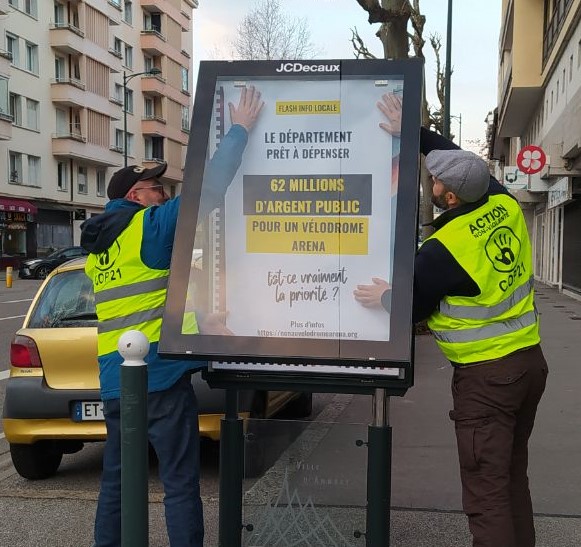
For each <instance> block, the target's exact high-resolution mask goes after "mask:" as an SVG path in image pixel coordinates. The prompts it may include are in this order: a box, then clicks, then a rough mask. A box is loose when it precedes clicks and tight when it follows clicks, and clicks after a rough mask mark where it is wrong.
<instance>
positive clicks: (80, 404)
mask: <svg viewBox="0 0 581 547" xmlns="http://www.w3.org/2000/svg"><path fill="white" fill-rule="evenodd" d="M73 414H74V415H73V420H75V422H85V421H91V420H104V419H105V416H104V415H103V402H102V401H77V402H76V403H75V405H74V412H73Z"/></svg>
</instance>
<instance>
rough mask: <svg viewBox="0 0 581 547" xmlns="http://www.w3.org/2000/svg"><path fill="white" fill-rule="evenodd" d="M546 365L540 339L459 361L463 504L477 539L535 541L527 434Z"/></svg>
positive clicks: (455, 413) (530, 546)
mask: <svg viewBox="0 0 581 547" xmlns="http://www.w3.org/2000/svg"><path fill="white" fill-rule="evenodd" d="M547 374H548V368H547V363H546V361H545V358H544V356H543V352H542V351H541V348H540V346H539V345H536V346H533V347H530V348H527V349H525V350H521V351H517V352H515V353H513V354H511V355H508V356H506V357H503V358H502V359H499V360H497V361H489V362H486V363H482V364H479V365H476V366H470V367H464V368H458V367H456V368H455V369H454V376H453V379H452V395H453V398H454V410H452V411H450V418H451V419H452V420H453V421H454V422H455V428H456V440H457V442H458V457H459V460H460V478H461V480H462V505H463V507H464V512H465V513H466V515H467V516H468V524H469V527H470V531H471V532H472V536H473V539H474V541H473V546H474V547H534V545H535V528H534V524H533V510H532V503H531V496H530V492H529V485H528V476H527V467H528V440H529V437H530V435H531V432H532V430H533V425H534V423H535V415H536V412H537V405H538V403H539V400H540V399H541V396H542V394H543V391H544V389H545V383H546V379H547Z"/></svg>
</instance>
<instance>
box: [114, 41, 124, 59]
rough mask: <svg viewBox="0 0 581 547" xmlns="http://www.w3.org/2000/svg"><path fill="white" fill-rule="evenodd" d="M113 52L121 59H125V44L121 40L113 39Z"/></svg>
mask: <svg viewBox="0 0 581 547" xmlns="http://www.w3.org/2000/svg"><path fill="white" fill-rule="evenodd" d="M113 51H115V54H116V55H117V56H118V57H119V58H121V57H123V42H122V41H121V38H114V39H113Z"/></svg>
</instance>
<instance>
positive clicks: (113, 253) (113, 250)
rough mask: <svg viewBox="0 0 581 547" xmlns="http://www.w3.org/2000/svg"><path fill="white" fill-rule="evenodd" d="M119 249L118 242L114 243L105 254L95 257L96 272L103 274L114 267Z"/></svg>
mask: <svg viewBox="0 0 581 547" xmlns="http://www.w3.org/2000/svg"><path fill="white" fill-rule="evenodd" d="M120 251H121V248H120V247H119V242H117V241H115V243H114V244H113V245H111V247H109V248H108V249H107V250H106V251H105V252H103V253H99V254H98V255H97V263H96V265H95V267H96V268H97V270H99V271H102V272H105V271H107V270H110V269H111V268H112V267H113V266H114V265H115V261H116V260H117V258H118V257H119V252H120Z"/></svg>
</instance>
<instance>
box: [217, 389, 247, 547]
mask: <svg viewBox="0 0 581 547" xmlns="http://www.w3.org/2000/svg"><path fill="white" fill-rule="evenodd" d="M243 476H244V430H243V421H242V419H241V418H240V417H239V416H238V390H235V389H227V390H226V415H225V417H224V418H223V419H222V423H221V426H220V509H219V511H220V514H219V532H218V535H219V538H218V544H219V546H220V547H240V545H241V544H242V479H243Z"/></svg>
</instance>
